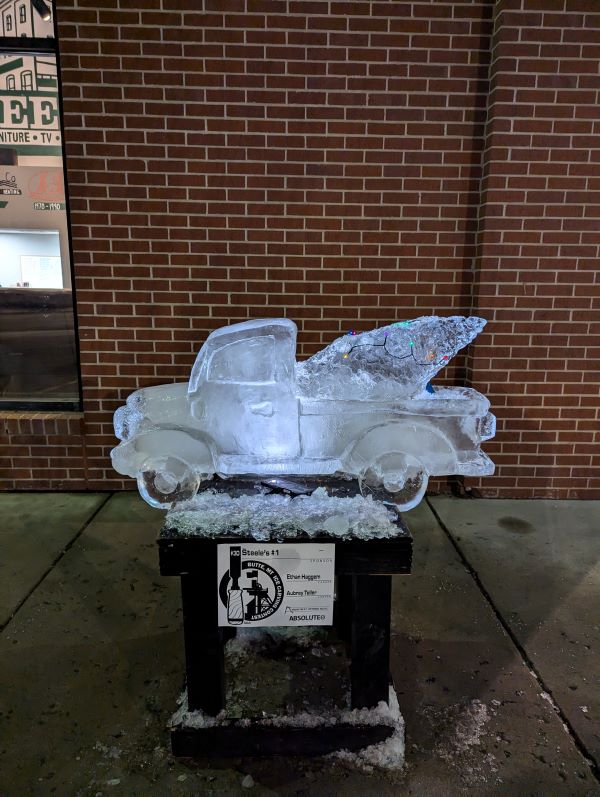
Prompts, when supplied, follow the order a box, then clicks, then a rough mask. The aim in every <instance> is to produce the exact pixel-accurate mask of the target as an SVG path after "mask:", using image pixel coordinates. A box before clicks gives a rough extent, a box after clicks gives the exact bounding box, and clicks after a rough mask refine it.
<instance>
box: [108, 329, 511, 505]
mask: <svg viewBox="0 0 600 797" xmlns="http://www.w3.org/2000/svg"><path fill="white" fill-rule="evenodd" d="M484 325H485V321H484V320H483V319H481V318H463V317H461V316H453V317H450V318H437V317H435V316H427V317H423V318H418V319H416V320H414V321H402V322H398V323H394V324H391V325H388V326H385V327H381V328H379V329H375V330H373V331H371V332H365V333H362V334H360V335H354V334H353V333H349V334H348V335H344V336H343V337H341V338H338V339H337V340H335V341H334V342H333V343H332V344H331V345H330V346H328V347H326V348H325V349H323V350H322V351H321V352H319V353H318V354H316V355H315V356H314V357H311V358H310V359H309V360H307V361H306V362H303V363H296V359H295V355H296V325H295V324H294V323H293V322H292V321H290V320H288V319H285V318H276V319H260V320H255V321H245V322H243V323H240V324H233V325H232V326H228V327H223V328H221V329H217V330H216V331H215V332H212V333H211V334H210V335H209V337H208V339H207V340H206V342H205V344H204V345H203V346H202V348H201V350H200V352H199V354H198V357H197V358H196V362H195V363H194V367H193V368H192V373H191V376H190V381H189V383H180V384H169V385H159V386H157V387H148V388H143V389H141V390H136V391H135V392H134V393H132V394H131V395H130V396H129V398H128V399H127V403H126V405H125V406H124V407H119V409H118V410H117V411H116V413H115V418H114V425H115V432H116V435H117V437H118V438H119V439H120V440H121V442H120V443H119V445H118V446H117V447H116V448H114V449H113V451H112V452H111V457H112V461H113V466H114V468H115V470H117V471H118V472H119V473H121V474H124V475H127V476H132V477H134V478H137V480H138V486H139V490H140V493H141V495H142V496H143V498H144V499H145V500H146V501H147V502H148V503H149V504H151V505H152V506H157V507H168V506H171V505H172V504H173V503H176V502H179V501H183V500H186V499H189V498H192V497H193V496H194V495H195V494H196V492H197V491H198V488H199V486H200V484H201V483H202V482H205V481H207V480H209V479H211V478H212V477H213V476H214V474H218V475H219V476H221V477H223V478H227V477H231V476H234V475H235V476H239V475H250V476H258V477H260V478H265V477H266V476H282V475H285V476H291V475H296V476H300V475H302V476H306V475H309V474H312V475H320V476H325V475H328V474H334V473H336V474H344V475H347V476H348V477H355V478H358V480H359V483H360V486H361V491H362V492H363V495H365V494H373V495H374V496H375V497H385V498H387V500H389V501H392V502H394V503H395V504H396V505H397V506H398V508H399V509H401V510H407V509H410V508H412V507H414V506H416V505H417V504H418V503H419V501H420V500H421V499H422V497H423V495H424V494H425V490H426V488H427V481H428V478H429V476H441V475H445V474H463V475H469V476H483V475H489V474H491V473H493V471H494V464H493V463H492V461H491V460H490V459H489V457H488V456H486V454H484V452H483V451H482V450H481V448H480V443H481V442H482V441H483V440H488V439H489V438H491V437H493V436H494V433H495V418H494V416H493V415H492V414H491V413H490V412H489V406H490V404H489V401H488V400H487V399H486V398H485V396H482V395H481V394H480V393H478V392H477V391H475V390H473V389H471V388H461V387H444V388H433V387H432V386H431V385H430V384H429V380H430V379H431V378H432V376H434V375H435V374H436V373H437V372H438V371H439V370H440V369H441V368H443V367H444V365H445V364H446V363H447V362H448V361H449V360H450V359H451V358H452V357H453V356H454V354H456V352H457V351H459V349H461V348H462V347H463V346H466V345H467V344H468V343H469V342H470V341H471V340H473V338H474V337H475V336H476V335H477V334H478V332H479V331H480V330H481V329H482V328H483V326H484Z"/></svg>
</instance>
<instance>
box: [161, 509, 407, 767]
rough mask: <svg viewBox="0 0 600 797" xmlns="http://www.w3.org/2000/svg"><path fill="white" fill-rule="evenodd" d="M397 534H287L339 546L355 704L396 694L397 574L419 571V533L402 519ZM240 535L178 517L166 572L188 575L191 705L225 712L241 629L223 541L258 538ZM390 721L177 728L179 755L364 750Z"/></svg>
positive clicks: (167, 540)
mask: <svg viewBox="0 0 600 797" xmlns="http://www.w3.org/2000/svg"><path fill="white" fill-rule="evenodd" d="M396 525H397V528H398V534H397V536H395V537H393V538H387V539H369V540H362V539H357V538H349V539H348V538H346V539H339V538H336V537H333V536H330V535H327V534H321V535H319V536H317V537H308V536H306V538H298V537H295V538H293V539H286V542H288V543H289V542H293V544H294V545H300V544H303V543H310V542H313V543H314V542H316V543H335V546H336V548H335V573H336V584H337V587H336V600H335V608H334V626H335V630H336V632H337V634H338V636H339V637H340V638H341V639H342V640H343V641H344V642H345V643H346V645H347V648H348V651H349V654H350V694H351V705H352V708H365V707H366V708H370V707H373V706H376V705H377V704H378V703H379V702H380V701H382V700H383V701H385V702H387V701H388V696H389V686H390V673H389V655H390V600H391V576H392V575H393V574H407V573H410V568H411V557H412V538H411V536H410V533H409V531H408V529H407V527H406V526H405V524H404V523H403V521H402V520H401V519H400V518H398V520H397V521H396ZM252 542H256V540H255V539H253V538H252V537H241V536H239V535H231V536H223V535H219V536H218V537H215V538H207V537H206V536H204V537H200V536H193V535H189V533H188V534H186V535H182V534H180V533H178V531H177V528H176V526H175V525H173V524H170V523H169V518H168V517H167V521H166V523H165V526H164V527H163V529H162V531H161V533H160V535H159V538H158V547H159V559H160V572H161V574H162V575H163V576H179V577H180V578H181V596H182V604H183V628H184V640H185V656H186V676H187V679H186V680H187V692H188V709H189V711H194V710H197V709H200V710H201V711H202V712H203V713H204V714H206V715H210V716H216V715H217V714H219V712H221V711H222V710H223V709H224V708H225V674H224V646H225V644H226V642H227V640H228V639H230V638H231V637H232V636H234V635H235V629H229V628H219V626H218V621H217V607H218V596H217V588H216V573H217V545H218V544H221V543H232V544H239V543H242V544H243V543H252ZM391 733H392V728H391V727H390V726H386V725H351V724H348V725H344V724H343V723H338V724H336V725H334V726H323V727H317V728H310V729H305V728H298V727H273V726H265V725H264V724H261V725H254V724H252V723H251V724H250V726H246V727H240V726H238V725H234V724H231V723H230V724H219V725H216V726H212V727H206V728H199V729H190V728H177V729H175V730H173V731H172V734H171V742H172V749H173V753H174V754H175V755H178V756H199V755H204V756H206V755H211V756H230V755H237V756H240V755H277V754H281V755H295V754H301V755H322V754H325V753H327V752H330V751H332V750H335V749H341V748H345V749H360V748H362V747H365V746H368V745H370V744H374V743H377V742H379V741H382V740H383V739H385V738H387V736H389V735H390V734H391Z"/></svg>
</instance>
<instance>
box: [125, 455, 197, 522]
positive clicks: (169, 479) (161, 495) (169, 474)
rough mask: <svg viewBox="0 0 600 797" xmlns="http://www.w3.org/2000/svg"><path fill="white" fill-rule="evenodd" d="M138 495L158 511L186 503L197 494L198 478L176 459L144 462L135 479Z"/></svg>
mask: <svg viewBox="0 0 600 797" xmlns="http://www.w3.org/2000/svg"><path fill="white" fill-rule="evenodd" d="M137 482H138V488H139V491H140V495H141V496H142V498H143V499H144V501H146V503H148V504H150V506H155V507H157V508H158V509H168V508H169V507H170V506H171V505H172V504H174V503H176V502H180V501H188V500H189V499H190V498H193V497H194V496H195V495H196V493H197V492H198V487H199V486H200V477H199V476H198V475H197V474H196V473H194V472H193V471H192V469H191V468H190V466H189V465H188V464H187V463H186V462H183V461H182V460H180V459H177V457H164V458H160V459H155V460H151V461H149V462H145V463H144V466H143V469H142V470H141V471H140V473H139V474H138V477H137Z"/></svg>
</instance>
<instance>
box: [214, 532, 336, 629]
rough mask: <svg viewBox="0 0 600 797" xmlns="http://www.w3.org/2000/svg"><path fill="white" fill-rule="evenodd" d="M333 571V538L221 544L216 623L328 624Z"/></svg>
mask: <svg viewBox="0 0 600 797" xmlns="http://www.w3.org/2000/svg"><path fill="white" fill-rule="evenodd" d="M334 571H335V545H333V544H331V543H327V544H324V545H321V544H319V543H305V544H300V545H294V544H293V543H291V544H288V543H240V544H239V545H230V544H222V545H219V546H218V550H217V589H218V594H219V625H220V626H240V625H243V626H246V627H248V626H305V625H331V624H332V623H333V588H334Z"/></svg>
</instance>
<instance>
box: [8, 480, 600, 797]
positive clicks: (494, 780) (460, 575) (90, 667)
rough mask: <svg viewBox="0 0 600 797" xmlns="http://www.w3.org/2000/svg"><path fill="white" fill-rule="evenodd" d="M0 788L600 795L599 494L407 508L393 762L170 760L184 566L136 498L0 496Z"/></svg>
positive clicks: (21, 791)
mask: <svg viewBox="0 0 600 797" xmlns="http://www.w3.org/2000/svg"><path fill="white" fill-rule="evenodd" d="M0 517H1V518H2V524H1V526H0V528H1V531H0V577H1V578H0V625H2V626H3V630H2V633H1V634H0V795H2V797H24V796H25V795H27V797H29V795H32V796H33V795H35V796H37V795H40V797H45V795H59V797H67V796H70V795H81V796H82V797H88V796H92V795H95V796H96V797H98V796H100V797H105V796H106V795H115V797H117V796H118V797H120V796H121V795H123V796H124V795H127V797H134V796H136V795H139V796H140V797H142V796H143V797H154V796H155V795H156V796H157V797H162V795H165V797H166V796H167V795H174V796H175V797H179V795H188V796H189V797H191V796H192V795H202V796H204V795H221V794H222V795H247V794H254V795H298V797H300V796H302V797H311V796H312V795H315V797H321V795H323V797H334V796H335V797H337V796H338V795H339V796H340V797H341V795H344V797H345V796H346V795H354V794H356V795H399V794H403V795H423V796H429V795H431V796H432V797H433V796H434V795H435V796H436V797H437V795H440V797H441V796H442V795H444V797H447V796H448V795H458V794H471V795H493V796H495V795H497V796H498V797H501V796H502V797H521V795H523V797H530V796H531V797H538V795H539V797H549V796H550V795H551V796H552V797H555V796H560V795H565V797H566V796H567V795H569V796H573V797H579V795H581V797H584V796H585V797H598V796H599V795H600V782H599V780H598V770H597V763H598V757H599V750H600V742H599V732H600V715H599V709H600V705H599V700H598V693H599V692H598V686H599V683H598V681H599V679H600V663H599V658H598V656H597V654H596V655H594V651H595V650H597V648H598V636H599V634H600V628H599V625H600V613H599V611H598V609H600V601H599V599H598V594H599V590H598V588H599V586H600V568H599V566H598V561H599V558H600V537H599V536H598V533H597V529H598V526H599V521H600V502H585V501H581V502H552V501H507V500H502V501H491V500H487V501H485V500H461V499H454V498H448V497H442V496H440V497H434V498H432V499H430V500H429V503H423V504H421V506H419V507H418V508H417V509H416V510H413V511H412V512H410V513H408V515H407V516H406V519H407V522H408V524H409V526H410V528H411V531H412V533H413V536H414V546H415V547H414V563H413V574H412V575H411V576H400V577H396V578H395V579H394V594H393V614H392V624H393V638H392V656H391V669H392V674H393V677H394V682H395V685H396V691H397V693H398V699H399V702H400V708H401V710H402V712H403V714H404V718H405V721H406V737H407V738H406V767H405V770H404V772H403V773H402V775H400V776H398V775H396V776H390V775H387V774H384V773H373V774H366V773H363V772H360V771H357V770H355V769H353V768H352V767H351V766H349V765H342V764H339V763H332V762H330V761H329V760H321V759H303V758H293V759H292V758H276V759H275V758H273V759H265V760H258V759H241V758H239V757H238V758H236V757H232V758H228V759H227V760H219V761H216V760H213V761H207V760H201V759H199V760H197V761H195V762H190V761H177V760H174V759H173V758H172V757H171V755H170V752H169V738H168V733H167V731H166V727H165V726H166V722H167V720H168V718H169V717H170V715H171V714H172V713H173V711H174V710H175V708H176V699H177V696H178V694H179V693H180V691H181V687H182V682H183V669H184V665H183V640H182V633H181V610H180V601H179V593H178V584H177V579H173V578H162V577H161V576H160V575H159V573H158V557H157V551H156V545H155V538H156V535H157V533H158V530H159V528H160V525H161V522H162V513H160V512H158V511H156V510H153V509H151V508H150V507H148V506H146V505H145V504H144V503H143V502H142V501H141V500H140V499H139V497H138V496H137V494H134V493H121V494H115V495H112V496H111V495H109V494H101V493H97V494H90V493H88V494H82V493H79V494H57V493H54V494H36V495H30V494H24V493H22V494H1V495H0Z"/></svg>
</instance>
